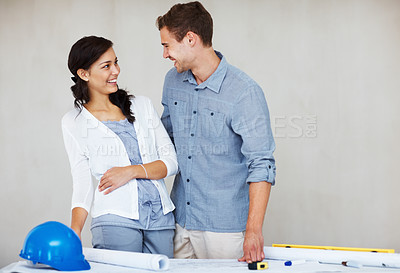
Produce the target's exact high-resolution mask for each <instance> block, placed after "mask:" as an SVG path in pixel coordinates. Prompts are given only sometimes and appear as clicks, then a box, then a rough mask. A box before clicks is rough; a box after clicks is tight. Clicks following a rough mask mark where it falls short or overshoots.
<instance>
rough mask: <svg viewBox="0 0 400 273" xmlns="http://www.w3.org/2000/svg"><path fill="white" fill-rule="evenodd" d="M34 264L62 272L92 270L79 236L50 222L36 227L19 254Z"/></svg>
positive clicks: (60, 225)
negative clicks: (40, 264) (83, 251)
mask: <svg viewBox="0 0 400 273" xmlns="http://www.w3.org/2000/svg"><path fill="white" fill-rule="evenodd" d="M19 256H20V257H21V258H24V259H27V260H30V261H32V262H33V264H36V263H42V264H46V265H49V266H51V267H53V268H55V269H58V270H61V271H77V270H88V269H90V265H89V263H88V262H87V261H86V260H85V256H84V255H83V253H82V243H81V240H80V239H79V237H78V235H76V233H75V232H74V231H73V230H72V229H71V228H69V227H67V226H66V225H64V224H62V223H59V222H54V221H49V222H45V223H43V224H41V225H38V226H36V227H34V228H33V229H32V230H31V231H30V232H29V233H28V235H27V236H26V238H25V242H24V246H23V248H22V250H21V253H20V254H19Z"/></svg>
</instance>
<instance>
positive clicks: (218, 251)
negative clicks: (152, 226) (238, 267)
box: [174, 224, 245, 259]
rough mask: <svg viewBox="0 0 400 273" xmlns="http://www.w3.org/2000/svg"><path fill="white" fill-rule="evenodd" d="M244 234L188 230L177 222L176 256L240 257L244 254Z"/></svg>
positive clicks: (204, 257) (193, 257) (188, 257)
mask: <svg viewBox="0 0 400 273" xmlns="http://www.w3.org/2000/svg"><path fill="white" fill-rule="evenodd" d="M244 234H245V232H244V231H243V232H235V233H219V232H210V231H201V230H187V229H185V228H183V227H181V226H180V225H178V224H176V230H175V237H174V245H175V246H174V258H177V259H239V258H241V257H242V256H243V241H244Z"/></svg>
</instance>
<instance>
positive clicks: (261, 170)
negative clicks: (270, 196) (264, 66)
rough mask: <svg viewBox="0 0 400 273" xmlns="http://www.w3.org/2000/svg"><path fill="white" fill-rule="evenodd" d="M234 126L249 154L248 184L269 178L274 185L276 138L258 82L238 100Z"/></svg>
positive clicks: (233, 120) (234, 112)
mask: <svg viewBox="0 0 400 273" xmlns="http://www.w3.org/2000/svg"><path fill="white" fill-rule="evenodd" d="M232 129H233V130H234V132H235V133H236V134H238V135H240V136H241V138H242V140H243V143H242V147H241V152H242V153H243V155H244V156H245V157H246V160H247V162H246V164H247V168H248V177H247V179H246V182H247V183H250V182H260V181H267V182H269V183H271V184H272V185H274V184H275V175H276V167H275V159H274V156H273V152H274V150H275V141H274V138H273V135H272V130H271V123H270V117H269V111H268V106H267V102H266V100H265V96H264V93H263V91H262V89H261V88H260V87H259V86H258V85H253V86H251V87H250V88H249V89H248V90H246V92H243V93H242V95H241V96H240V97H239V98H238V100H237V101H236V103H235V105H234V107H233V112H232Z"/></svg>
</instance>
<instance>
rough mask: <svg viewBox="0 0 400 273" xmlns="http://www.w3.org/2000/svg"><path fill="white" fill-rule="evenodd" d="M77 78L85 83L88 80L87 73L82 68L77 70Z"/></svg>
mask: <svg viewBox="0 0 400 273" xmlns="http://www.w3.org/2000/svg"><path fill="white" fill-rule="evenodd" d="M77 74H78V77H79V78H81V79H82V80H84V81H85V82H87V81H88V80H89V78H88V76H89V72H88V71H87V70H85V69H83V68H79V69H78V71H77Z"/></svg>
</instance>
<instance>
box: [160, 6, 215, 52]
mask: <svg viewBox="0 0 400 273" xmlns="http://www.w3.org/2000/svg"><path fill="white" fill-rule="evenodd" d="M156 25H157V27H158V30H161V29H162V28H163V27H166V28H167V29H168V31H170V32H171V33H172V34H173V35H174V36H175V39H176V40H177V41H178V42H180V41H182V39H183V38H184V37H185V35H186V33H188V31H192V32H194V33H196V34H197V35H199V37H200V38H201V40H202V42H203V44H204V45H205V46H212V35H213V20H212V18H211V15H210V13H209V12H208V11H207V10H206V9H205V8H204V7H203V5H202V4H201V3H200V2H198V1H195V2H189V3H186V4H176V5H174V6H172V8H171V9H170V10H169V11H168V12H167V13H166V14H164V15H163V16H159V17H158V18H157V21H156Z"/></svg>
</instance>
